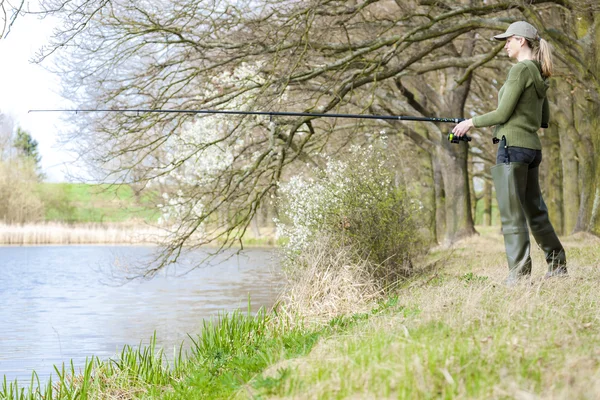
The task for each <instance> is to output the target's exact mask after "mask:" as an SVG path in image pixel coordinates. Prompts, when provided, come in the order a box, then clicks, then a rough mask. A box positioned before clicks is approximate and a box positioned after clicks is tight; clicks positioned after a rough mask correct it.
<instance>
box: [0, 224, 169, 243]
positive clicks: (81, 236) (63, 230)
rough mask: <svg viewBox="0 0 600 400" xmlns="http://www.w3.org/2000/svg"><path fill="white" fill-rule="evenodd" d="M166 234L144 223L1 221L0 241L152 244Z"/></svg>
mask: <svg viewBox="0 0 600 400" xmlns="http://www.w3.org/2000/svg"><path fill="white" fill-rule="evenodd" d="M165 235H166V233H165V231H163V230H161V229H159V228H153V227H150V226H147V225H129V224H93V223H90V224H78V225H68V224H57V223H48V224H23V225H12V224H11V225H7V224H0V245H11V246H25V245H78V244H151V243H157V242H159V241H160V239H162V238H164V237H165Z"/></svg>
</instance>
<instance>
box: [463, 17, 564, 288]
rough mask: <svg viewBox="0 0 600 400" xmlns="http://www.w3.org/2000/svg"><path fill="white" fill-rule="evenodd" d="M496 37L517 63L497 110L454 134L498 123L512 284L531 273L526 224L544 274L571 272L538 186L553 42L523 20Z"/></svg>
mask: <svg viewBox="0 0 600 400" xmlns="http://www.w3.org/2000/svg"><path fill="white" fill-rule="evenodd" d="M494 39H497V40H505V41H506V45H505V46H504V48H505V49H506V52H507V53H508V56H509V57H511V58H514V59H516V60H517V61H518V63H517V64H516V65H514V66H513V67H512V68H511V69H510V72H509V73H508V78H507V80H506V82H505V83H504V85H503V86H502V88H501V89H500V92H499V93H498V108H497V109H496V110H495V111H492V112H490V113H487V114H484V115H480V116H477V117H474V118H472V119H468V120H465V121H463V122H461V123H459V124H458V125H456V127H454V129H453V131H452V132H453V133H454V134H455V135H456V136H463V135H465V134H466V133H467V132H468V131H469V129H471V128H472V127H475V128H482V127H485V126H493V125H495V130H494V143H498V141H499V143H500V144H499V147H498V155H497V157H496V165H495V166H494V167H492V170H491V172H492V178H493V180H494V186H495V188H496V198H497V200H498V209H499V211H500V219H501V220H502V233H503V235H504V245H505V247H506V258H507V260H508V267H509V276H508V278H507V280H506V283H507V284H508V285H513V284H515V283H516V282H517V281H518V279H519V278H522V277H527V276H530V275H531V258H530V243H529V230H528V228H527V224H528V223H529V227H530V228H531V233H532V234H533V237H534V238H535V240H536V242H537V243H538V245H539V246H540V247H541V248H542V250H543V251H544V253H545V255H546V261H547V263H548V273H547V274H546V278H549V277H553V276H567V266H566V264H567V261H566V256H565V251H564V249H563V246H562V244H561V243H560V240H559V239H558V237H557V236H556V233H555V232H554V228H553V227H552V224H551V223H550V220H549V219H548V209H547V207H546V204H545V203H544V200H543V198H542V193H541V191H540V185H539V168H538V167H539V165H540V162H541V161H542V145H541V143H540V139H539V138H538V135H537V131H538V129H539V128H540V127H542V128H547V127H548V120H549V106H548V99H547V98H546V90H547V89H548V78H549V77H550V76H551V75H552V58H551V57H552V55H551V52H550V46H549V45H548V43H547V42H546V41H545V40H544V39H541V38H540V37H539V36H538V34H537V30H536V29H535V28H534V27H533V26H532V25H531V24H529V23H527V22H524V21H520V22H515V23H513V24H511V25H510V26H509V27H508V29H507V30H506V32H505V33H503V34H501V35H497V36H494Z"/></svg>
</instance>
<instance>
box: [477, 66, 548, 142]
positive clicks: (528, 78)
mask: <svg viewBox="0 0 600 400" xmlns="http://www.w3.org/2000/svg"><path fill="white" fill-rule="evenodd" d="M548 86H549V84H548V80H547V79H543V78H542V75H541V73H540V67H539V63H538V62H537V61H530V60H524V61H520V62H519V63H517V64H515V65H514V66H513V67H512V68H511V69H510V72H509V73H508V78H507V79H506V82H505V83H504V85H503V86H502V88H501V89H500V92H499V93H498V108H497V109H496V110H495V111H492V112H490V113H487V114H484V115H480V116H477V117H473V125H474V126H475V127H476V128H482V127H485V126H492V125H495V126H496V128H495V129H494V137H496V138H498V139H501V138H502V136H505V137H506V142H507V144H508V146H510V147H526V148H529V149H534V150H541V149H542V144H541V143H540V139H539V138H538V135H537V131H538V129H539V128H540V127H542V128H547V127H548V120H549V118H550V115H549V114H550V108H549V106H548V99H547V98H546V90H548Z"/></svg>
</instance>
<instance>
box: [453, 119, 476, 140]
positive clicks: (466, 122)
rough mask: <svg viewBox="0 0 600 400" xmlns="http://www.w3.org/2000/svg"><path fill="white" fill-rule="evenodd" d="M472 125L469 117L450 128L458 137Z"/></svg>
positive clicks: (464, 133)
mask: <svg viewBox="0 0 600 400" xmlns="http://www.w3.org/2000/svg"><path fill="white" fill-rule="evenodd" d="M472 127H473V121H472V120H471V119H465V120H464V121H462V122H460V123H459V124H458V125H456V126H455V127H454V129H452V133H453V134H455V135H456V136H458V137H461V136H464V135H466V134H467V132H469V130H470V129H471V128H472Z"/></svg>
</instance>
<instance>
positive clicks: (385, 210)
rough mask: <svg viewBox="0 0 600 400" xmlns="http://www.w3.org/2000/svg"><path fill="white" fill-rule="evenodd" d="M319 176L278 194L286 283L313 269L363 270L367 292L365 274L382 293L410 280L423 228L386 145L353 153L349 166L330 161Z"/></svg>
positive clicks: (296, 180) (296, 181)
mask: <svg viewBox="0 0 600 400" xmlns="http://www.w3.org/2000/svg"><path fill="white" fill-rule="evenodd" d="M313 172H314V173H313V174H312V176H311V177H302V176H294V177H292V178H291V179H290V181H289V182H288V183H286V184H283V185H281V187H280V195H281V199H280V204H279V210H280V216H281V220H280V221H276V223H277V227H278V234H279V235H280V236H283V237H284V238H285V239H286V241H285V242H284V243H285V244H284V245H283V253H284V257H283V258H284V265H285V267H286V270H287V272H288V276H289V277H291V278H292V280H294V281H296V282H299V281H301V280H302V279H300V278H299V274H302V271H304V272H306V271H308V270H313V272H312V273H314V268H320V269H321V270H322V271H329V272H330V273H331V274H333V275H335V274H340V273H342V270H344V271H345V273H347V272H348V271H349V270H356V271H359V270H360V275H361V276H360V277H357V279H358V280H360V281H363V283H362V285H363V286H364V285H365V284H364V279H365V274H366V277H367V280H368V281H369V282H370V283H369V285H367V286H370V287H374V288H376V290H379V291H382V290H383V291H385V290H386V289H387V288H389V287H390V285H392V284H394V283H395V282H397V281H398V280H399V279H401V278H403V277H405V276H407V275H408V274H409V273H410V271H411V269H412V263H411V260H412V259H413V257H414V256H415V255H417V254H418V253H419V252H421V250H422V249H423V244H424V243H423V240H422V239H421V235H420V234H419V233H418V232H419V231H418V229H417V223H418V220H419V210H420V208H421V207H420V203H419V202H418V201H415V200H411V199H410V198H409V196H408V195H407V193H406V191H405V189H404V188H403V187H402V186H401V185H400V184H398V183H397V179H396V176H395V174H394V166H393V163H392V162H391V161H390V158H389V157H387V154H386V151H385V141H383V140H382V141H381V142H379V143H377V144H376V145H370V146H366V147H357V146H355V147H352V148H351V149H350V152H349V153H348V154H347V157H345V159H344V160H333V159H329V160H328V162H327V164H326V166H325V168H323V169H319V170H315V171H313ZM324 243H326V245H325V246H324V245H323V244H324ZM315 260H322V261H323V263H322V265H316V266H315V263H316V261H315ZM332 263H335V264H336V265H337V266H332V265H331V264H332ZM317 264H318V263H317ZM349 265H354V266H360V268H359V269H356V268H348V266H349ZM325 292H326V291H325Z"/></svg>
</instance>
